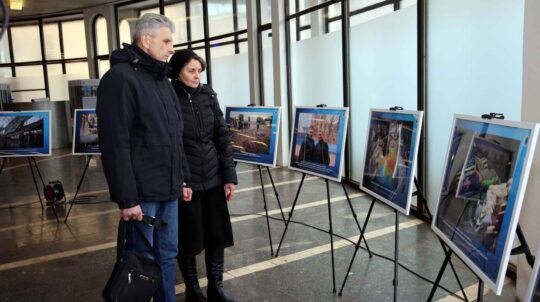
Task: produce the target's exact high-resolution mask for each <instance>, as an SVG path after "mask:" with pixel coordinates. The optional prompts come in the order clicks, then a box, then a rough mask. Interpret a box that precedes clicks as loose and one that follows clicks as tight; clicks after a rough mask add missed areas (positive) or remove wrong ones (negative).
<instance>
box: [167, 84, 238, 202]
mask: <svg viewBox="0 0 540 302" xmlns="http://www.w3.org/2000/svg"><path fill="white" fill-rule="evenodd" d="M172 84H173V87H174V89H175V91H176V94H177V95H178V98H179V100H180V107H181V108H182V116H183V118H184V152H185V154H186V157H187V160H188V163H189V167H190V170H191V178H190V183H189V184H188V186H189V187H191V188H192V190H193V191H195V192H196V191H207V190H210V189H213V188H216V187H219V186H223V185H224V184H226V183H233V184H238V178H237V176H236V170H235V166H234V161H233V157H232V147H231V144H230V138H229V129H228V128H227V125H226V124H225V120H224V119H223V112H222V111H221V109H220V108H219V103H218V100H217V97H216V93H215V92H214V91H213V90H212V89H211V88H210V87H209V86H206V85H200V86H199V87H198V88H196V89H193V88H189V87H186V86H185V85H183V84H182V83H180V82H179V81H178V80H172Z"/></svg>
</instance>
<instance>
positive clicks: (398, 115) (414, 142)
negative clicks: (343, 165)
mask: <svg viewBox="0 0 540 302" xmlns="http://www.w3.org/2000/svg"><path fill="white" fill-rule="evenodd" d="M422 117H423V112H422V111H404V110H399V111H391V110H385V109H371V110H370V114H369V125H368V133H367V138H368V139H367V141H366V157H365V161H364V170H363V171H364V174H363V176H362V179H361V183H360V187H361V188H362V190H364V191H365V192H367V193H369V194H370V195H372V196H373V197H375V198H377V199H379V200H380V201H382V202H384V203H386V204H387V205H389V206H391V207H392V208H394V209H396V210H398V211H400V212H401V213H403V214H405V215H409V209H410V205H411V197H412V191H413V185H414V174H415V171H416V157H417V155H418V145H419V142H420V131H421V129H422Z"/></svg>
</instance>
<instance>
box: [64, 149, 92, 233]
mask: <svg viewBox="0 0 540 302" xmlns="http://www.w3.org/2000/svg"><path fill="white" fill-rule="evenodd" d="M90 160H92V155H88V159H87V160H86V165H85V166H84V170H83V173H82V176H81V179H80V180H79V184H78V185H77V190H75V195H73V198H72V199H71V201H69V203H70V205H69V210H68V212H67V214H66V218H64V223H66V222H67V220H68V217H69V213H71V209H72V208H73V205H74V204H75V200H77V194H79V190H80V189H81V185H82V182H83V180H84V176H85V175H86V171H87V170H88V165H89V164H90Z"/></svg>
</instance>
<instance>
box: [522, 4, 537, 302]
mask: <svg viewBox="0 0 540 302" xmlns="http://www.w3.org/2000/svg"><path fill="white" fill-rule="evenodd" d="M522 120H523V121H531V122H537V123H540V1H538V0H526V1H525V26H524V37H523V100H522ZM539 217H540V146H537V148H536V154H535V156H534V160H533V166H532V168H531V173H530V176H529V183H528V185H527V193H526V195H525V200H524V203H523V208H522V210H521V218H520V225H521V227H522V229H523V232H524V234H525V237H526V238H527V242H528V244H529V246H530V248H531V250H532V252H533V253H534V254H536V252H537V247H538V244H539V243H540V228H539V223H538V221H539V219H538V218H539ZM516 240H517V238H516ZM517 262H518V270H517V296H518V299H519V300H520V301H523V299H524V297H525V293H526V290H527V286H528V283H529V278H530V273H531V268H530V267H529V265H528V264H527V261H526V260H525V257H524V256H522V255H521V256H519V257H518V261H517Z"/></svg>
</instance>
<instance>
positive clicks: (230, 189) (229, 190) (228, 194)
mask: <svg viewBox="0 0 540 302" xmlns="http://www.w3.org/2000/svg"><path fill="white" fill-rule="evenodd" d="M223 189H225V199H227V201H231V200H232V199H233V197H234V191H235V190H236V186H235V185H234V184H233V183H228V184H225V186H224V187H223Z"/></svg>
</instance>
